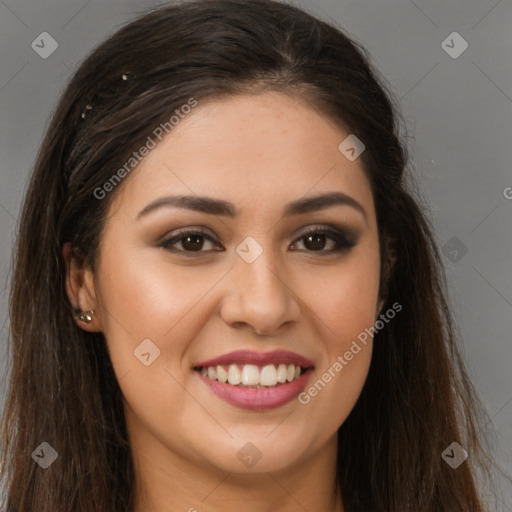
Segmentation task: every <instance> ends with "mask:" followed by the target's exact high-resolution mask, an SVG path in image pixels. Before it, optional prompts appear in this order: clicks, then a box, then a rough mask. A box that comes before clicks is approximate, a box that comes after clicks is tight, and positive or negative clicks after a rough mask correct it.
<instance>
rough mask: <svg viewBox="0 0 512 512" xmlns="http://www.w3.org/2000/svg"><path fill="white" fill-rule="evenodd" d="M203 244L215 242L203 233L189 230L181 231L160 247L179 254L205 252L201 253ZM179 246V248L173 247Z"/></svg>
mask: <svg viewBox="0 0 512 512" xmlns="http://www.w3.org/2000/svg"><path fill="white" fill-rule="evenodd" d="M205 242H210V243H215V240H214V239H213V238H212V237H211V236H209V235H208V234H207V233H205V232H204V231H197V230H189V231H182V232H181V233H178V234H176V235H175V236H173V237H171V238H169V239H167V240H164V241H163V242H162V243H161V244H160V247H163V248H164V249H167V250H169V251H172V252H180V253H187V252H205V251H203V248H204V246H205ZM180 245H181V248H176V247H174V246H180ZM217 247H218V245H217ZM217 250H218V249H217Z"/></svg>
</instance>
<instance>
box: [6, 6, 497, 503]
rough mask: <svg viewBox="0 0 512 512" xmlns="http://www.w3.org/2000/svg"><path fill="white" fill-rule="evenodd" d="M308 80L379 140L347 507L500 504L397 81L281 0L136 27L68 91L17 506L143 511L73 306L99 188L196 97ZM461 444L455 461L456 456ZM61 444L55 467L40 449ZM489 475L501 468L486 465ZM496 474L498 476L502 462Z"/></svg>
mask: <svg viewBox="0 0 512 512" xmlns="http://www.w3.org/2000/svg"><path fill="white" fill-rule="evenodd" d="M265 89H268V90H280V91H283V92H285V93H286V92H289V93H293V92H294V91H295V92H300V93H301V94H302V96H303V98H307V99H308V100H309V101H310V102H311V104H312V105H314V106H315V107H317V108H318V109H320V110H321V111H322V112H324V113H325V115H326V118H328V119H330V120H331V121H333V122H335V123H338V124H339V125H340V126H343V127H345V128H348V129H349V130H350V133H353V134H355V135H356V136H357V137H358V138H359V139H360V140H362V141H364V144H365V146H366V150H365V151H364V153H363V154H362V156H361V158H362V160H363V164H364V167H365V171H366V172H367V175H368V179H369V181H370V183H371V187H372V191H373V195H374V200H375V205H376V213H377V220H378V228H379V237H380V241H381V260H382V269H383V272H382V281H381V293H382V295H383V296H384V297H385V298H386V304H385V305H384V308H383V309H387V308H388V307H390V305H391V304H394V303H395V302H398V303H399V304H401V305H402V306H403V311H402V312H401V313H400V314H399V315H397V316H396V318H395V319H394V320H393V322H390V323H389V325H387V326H386V328H385V329H383V330H382V331H379V332H378V333H377V334H376V336H375V340H374V351H373V356H372V362H371V367H370V372H369V375H368V379H367V382H366V384H365V386H364V389H363V390H362V393H361V396H360V398H359V400H358V402H357V404H356V405H355V407H354V409H353V410H352V412H351V414H350V415H349V417H348V418H347V420H346V421H345V422H344V424H343V425H342V426H341V428H340V429H339V455H338V460H339V463H338V474H337V480H338V484H339V486H340V489H341V493H342V496H343V502H344V506H345V509H346V511H347V512H356V511H361V512H370V511H378V512H404V511H415V512H417V511H421V512H439V511H440V510H443V511H444V512H461V511H471V512H483V511H484V507H485V505H484V503H483V499H482V498H481V492H480V491H479V488H478V487H479V484H478V483H477V482H478V479H477V475H478V474H479V470H480V469H482V468H483V469H485V468H487V467H488V465H489V464H490V459H489V458H488V456H487V455H486V453H485V451H484V450H483V449H482V446H481V441H480V437H481V434H480V432H479V430H480V428H481V425H480V424H479V417H481V415H482V412H481V410H480V409H481V406H480V403H479V401H478V398H477V396H476V394H475V392H474V389H473V388H472V385H471V383H470V380H469V378H468V375H467V373H466V371H465V369H464V364H463V360H462V357H461V356H460V353H459V351H458V349H457V345H456V343H455V341H454V340H455V335H454V328H453V325H452V320H451V318H450V312H449V308H448V305H447V301H446V299H445V296H446V292H445V288H446V285H445V282H444V277H443V272H442V265H441V261H440V258H439V254H438V251H437V248H436V243H435V239H434V236H433V231H432V228H431V227H430V226H429V223H428V221H427V218H426V216H425V214H424V213H423V208H422V207H421V206H420V205H419V203H418V200H417V199H414V195H415V194H414V191H413V190H412V189H411V184H410V176H409V174H408V171H407V155H406V150H405V148H404V145H403V144H402V142H401V136H400V133H399V132H400V129H399V123H398V121H397V114H396V112H395V109H394V107H393V102H392V100H391V99H390V98H392V95H390V93H389V92H388V91H387V88H386V87H385V86H384V85H383V81H382V79H380V78H379V76H378V75H377V73H376V72H375V71H374V70H372V69H371V67H370V65H369V63H368V56H367V55H366V52H365V50H364V49H363V48H362V47H361V46H360V45H359V44H357V43H355V42H354V41H352V40H351V39H350V38H348V37H347V36H346V35H345V34H344V33H343V32H342V31H341V30H339V29H337V28H334V27H332V26H330V25H328V24H326V23H324V22H322V21H319V20H317V19H315V18H313V17H312V16H310V15H309V14H307V13H305V12H304V11H302V10H300V9H298V8H296V7H293V6H291V5H286V4H283V3H278V2H274V1H266V0H252V1H241V0H240V1H237V0H197V1H191V2H185V3H181V4H178V5H170V6H165V7H163V8H160V9H158V10H156V11H154V12H151V13H149V14H147V15H145V16H144V17H142V18H140V19H138V20H136V21H134V22H132V23H130V24H128V25H127V26H126V27H124V28H122V29H121V30H119V31H118V32H117V33H115V34H114V35H113V36H112V37H110V39H108V40H107V41H106V42H104V43H103V44H101V45H100V46H99V47H98V48H97V49H96V50H95V51H94V52H93V53H92V54H91V55H90V56H89V57H88V58H87V59H86V60H85V62H84V63H83V64H82V65H81V66H80V68H79V69H78V71H77V72H76V74H75V75H74V77H73V78H72V80H71V82H70V83H69V85H68V86H67V88H66V90H65V91H64V93H63V95H62V97H61V100H60V102H59V104H58V106H57V108H56V110H55V113H54V115H53V118H52V121H51V124H50V126H49V129H48V131H47V134H46V137H45V138H44V141H43V143H42V147H41V150H40V153H39V156H38V159H37V162H36V165H35V170H34V172H33V175H32V177H31V181H30V185H29V188H28V191H27V194H26V198H25V202H24V206H23V211H22V215H21V220H20V224H19V235H18V239H17V246H16V252H15V259H14V268H13V273H12V288H11V295H10V320H11V333H10V337H11V350H12V370H11V374H10V382H9V391H8V396H7V401H6V408H5V411H4V416H3V428H2V439H3V443H2V448H3V450H2V465H1V472H2V479H3V480H4V486H5V493H6V494H5V498H6V503H5V506H6V508H7V510H9V511H16V512H33V511H36V510H45V511H50V512H53V511H63V510H66V511H72V512H90V511H91V510H94V511H102V512H108V511H110V512H121V511H126V512H130V511H133V492H134V487H135V475H134V469H133V465H132V459H131V454H130V445H129V442H128V436H127V430H126V425H125V421H124V415H123V410H122V406H121V391H120V388H119V385H118V383H117V380H116V377H115V374H114V372H113V368H112V365H111V362H110V359H109V355H108V351H107V348H106V344H105V339H104V337H103V335H102V334H101V333H88V332H85V331H83V330H82V329H80V328H79V327H78V326H77V325H76V323H75V322H74V320H73V311H72V308H71V306H70V304H69V301H68V299H67V296H66V292H65V264H64V260H63V257H62V246H63V244H64V243H65V242H68V241H69V242H72V244H73V247H74V248H75V249H76V250H77V251H79V252H80V253H81V254H82V255H83V256H84V258H88V259H89V261H90V262H91V263H92V264H93V265H94V261H95V254H96V250H97V248H98V242H99V240H100V236H101V231H102V226H103V224H104V221H105V213H106V211H107V208H108V205H109V202H110V201H111V200H112V197H114V195H115V193H116V190H118V189H119V188H120V187H121V186H122V183H121V184H120V185H119V186H118V187H117V188H116V190H114V191H112V192H110V194H108V195H107V197H105V198H104V199H99V198H98V197H97V194H96V195H95V191H97V189H98V187H102V186H103V185H104V184H105V182H106V181H107V180H109V179H111V177H112V175H113V173H114V172H115V171H116V169H119V168H120V167H121V166H122V165H123V163H124V162H126V161H127V159H129V157H130V155H131V154H132V152H133V151H134V150H135V149H136V148H138V147H140V146H141V145H142V144H143V143H144V142H145V141H146V140H147V137H148V136H149V135H151V134H152V133H153V131H154V129H155V127H156V126H158V125H159V124H160V123H162V122H163V121H164V120H166V119H168V118H169V116H170V115H171V114H172V112H173V111H175V109H178V108H179V107H181V106H182V105H184V104H186V103H187V102H188V101H189V99H190V98H192V97H193V98H195V99H196V100H197V101H198V102H199V104H201V101H202V100H205V99H207V98H216V97H221V96H226V95H233V94H239V93H252V92H258V91H261V90H265ZM454 441H456V442H458V443H459V444H460V445H461V446H463V447H464V448H465V450H466V451H467V452H468V453H469V458H468V459H467V460H466V461H465V462H464V463H463V464H462V465H460V466H459V467H458V468H457V469H456V470H455V469H452V468H451V467H450V466H449V465H448V464H446V462H445V461H444V460H443V459H442V457H441V454H442V452H443V451H444V450H445V448H446V447H447V446H449V445H450V444H451V443H452V442H454ZM42 442H47V443H48V444H49V445H51V446H52V447H54V448H55V450H56V451H57V452H58V459H57V460H56V461H55V462H54V463H53V464H52V465H51V467H49V468H48V469H46V470H42V469H41V468H40V467H39V466H38V465H37V464H36V463H35V462H34V460H32V457H31V453H32V451H33V450H34V449H35V448H36V447H37V446H39V445H40V444H41V443H42ZM482 474H484V473H482ZM487 475H488V476H489V475H490V473H489V471H488V469H487Z"/></svg>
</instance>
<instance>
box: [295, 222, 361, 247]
mask: <svg viewBox="0 0 512 512" xmlns="http://www.w3.org/2000/svg"><path fill="white" fill-rule="evenodd" d="M329 241H330V242H331V246H332V245H334V247H331V249H328V250H324V249H325V247H326V245H327V246H328V245H329V243H328V242H329ZM298 242H302V243H303V245H304V247H306V251H307V252H320V253H323V254H333V253H338V252H342V251H345V250H348V249H350V248H352V247H354V245H355V242H353V241H352V240H349V239H348V238H347V236H346V235H345V233H344V232H343V231H341V230H338V229H333V228H331V227H329V226H322V227H317V228H313V229H310V230H308V231H306V232H305V233H302V235H301V236H300V237H299V238H297V240H296V241H295V242H294V243H293V245H292V247H293V246H295V245H296V244H297V243H298Z"/></svg>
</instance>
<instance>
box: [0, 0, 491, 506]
mask: <svg viewBox="0 0 512 512" xmlns="http://www.w3.org/2000/svg"><path fill="white" fill-rule="evenodd" d="M405 166H406V155H405V150H404V148H403V146H402V144H401V142H400V139H399V135H398V128H397V121H396V117H395V113H394V111H393V108H392V105H391V101H390V99H389V96H388V94H387V93H386V91H385V89H384V87H383V86H382V84H381V83H380V81H379V80H378V78H377V76H376V73H375V72H374V71H372V70H371V69H370V67H369V64H368V62H367V59H366V57H365V55H364V51H363V50H362V49H361V48H359V47H358V46H357V45H356V44H355V43H354V42H352V41H351V40H350V39H349V38H348V37H347V36H346V35H344V34H343V33H342V32H340V31H339V30H338V29H336V28H333V27H331V26H329V25H327V24H325V23H323V22H321V21H318V20H316V19H314V18H312V17H311V16H310V15H308V14H306V13H304V12H303V11H301V10H299V9H297V8H295V7H292V6H289V5H285V4H281V3H277V2H273V1H263V0H256V1H251V2H242V1H237V0H220V1H217V0H215V1H211V0H197V1H193V2H187V3H182V4H180V5H173V6H168V7H162V8H160V9H158V10H156V11H154V12H151V13H150V14H148V15H146V16H144V17H142V18H141V19H139V20H136V21H135V22H133V23H131V24H129V25H128V26H126V27H124V28H122V29H121V30H119V31H118V32H117V33H116V34H114V35H113V36H112V37H111V38H110V39H109V40H107V41H106V42H105V43H103V44H102V45H100V46H99V47H98V48H97V49H96V50H95V51H94V52H93V53H92V55H91V56H90V57H89V58H88V59H87V60H86V61H85V62H84V63H83V64H82V65H81V67H80V68H79V70H78V71H77V73H76V75H75V76H74V77H73V79H72V80H71V82H70V84H69V85H68V87H67V89H66V90H65V92H64V94H63V96H62V98H61V100H60V103H59V105H58V107H57V110H56V112H55V114H54V117H53V120H52V123H51V125H50V127H49V130H48V133H47V135H46V137H45V139H44V142H43V145H42V148H41V151H40V155H39V158H38V161H37V163H36V168H35V172H34V174H33V176H32V180H31V183H30V188H29V190H28V193H27V196H26V200H25V205H24V209H23V213H22V218H21V222H20V231H19V238H18V245H17V252H16V259H15V268H14V274H13V282H12V295H11V310H10V312H11V334H12V343H13V345H12V347H13V368H12V375H11V381H10V389H9V395H8V400H7V406H6V411H5V416H4V425H3V446H4V454H3V461H2V462H3V468H2V475H3V477H4V479H5V481H6V504H5V505H6V508H7V509H8V510H15V511H18V512H28V511H35V510H48V511H53V510H55V511H57V510H59V511H60V510H70V511H80V512H81V511H86V510H87V511H91V510H95V511H102V512H106V511H116V512H117V511H133V512H143V511H154V512H161V511H166V512H168V511H169V512H171V511H172V512H173V511H185V510H189V511H193V510H198V511H209V510H211V511H217V510H223V511H231V510H239V509H240V508H243V509H244V510H246V511H267V510H268V511H270V510H272V511H295V510H310V511H313V510H314V511H326V512H334V511H336V512H339V511H344V512H354V511H362V512H369V511H382V512H384V511H386V512H391V511H393V512H398V511H400V512H402V511H409V510H410V511H413V510H414V511H422V512H423V511H425V512H427V511H432V512H434V511H435V512H438V511H440V510H443V511H453V512H455V511H457V512H460V511H461V510H471V511H472V512H480V511H483V510H485V504H484V501H483V498H482V496H481V494H480V491H479V489H478V488H477V484H476V482H477V475H478V473H477V471H478V470H480V469H484V470H485V469H486V464H488V463H489V459H488V458H487V457H486V455H485V453H484V451H483V450H482V448H481V444H480V439H479V437H478V429H479V425H478V415H477V413H478V404H479V402H478V400H477V398H476V395H475V393H474V391H473V388H472V385H471V383H470V381H469V379H468V376H467V374H466V371H465V369H464V365H463V363H462V361H461V358H460V356H459V352H458V350H457V346H456V344H455V342H454V335H453V330H452V327H451V320H450V314H449V311H448V307H447V303H446V300H445V295H444V291H443V287H444V284H443V278H442V270H441V267H440V261H439V257H438V252H437V248H436V245H435V241H434V239H433V236H432V234H431V230H430V228H429V225H428V222H427V220H426V218H425V216H424V214H423V213H422V211H421V208H420V207H419V206H418V204H417V202H416V200H415V199H414V198H413V197H412V194H411V193H410V191H409V188H408V177H407V175H406V172H405ZM467 454H469V457H467ZM30 455H31V456H30Z"/></svg>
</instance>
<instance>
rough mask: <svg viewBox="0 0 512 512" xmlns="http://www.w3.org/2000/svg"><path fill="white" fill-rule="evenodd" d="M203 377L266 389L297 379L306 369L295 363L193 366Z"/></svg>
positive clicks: (236, 385) (240, 386)
mask: <svg viewBox="0 0 512 512" xmlns="http://www.w3.org/2000/svg"><path fill="white" fill-rule="evenodd" d="M194 369H195V370H196V371H198V372H199V373H201V375H203V376H204V377H207V378H209V379H211V380H214V381H218V382H221V383H223V384H230V385H231V386H234V387H239V388H252V389H268V388H275V387H279V386H282V385H284V384H287V383H290V382H293V381H295V380H297V379H298V378H299V377H300V376H301V375H302V374H303V373H304V372H305V371H306V370H307V368H304V367H302V366H299V365H296V364H285V363H280V364H267V365H264V366H258V365H255V364H245V365H239V364H230V365H216V366H200V367H196V368H194Z"/></svg>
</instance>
